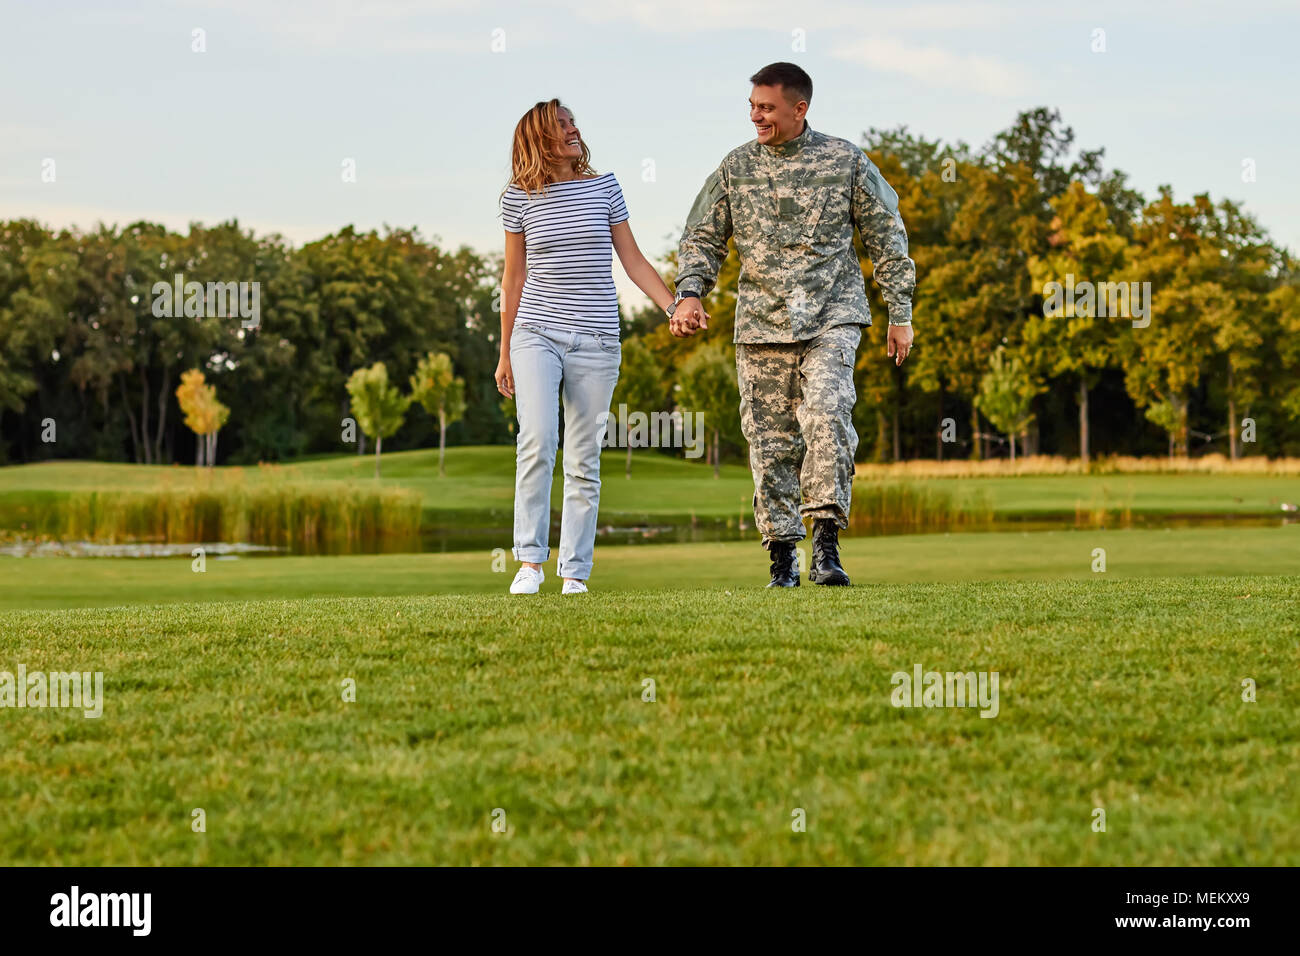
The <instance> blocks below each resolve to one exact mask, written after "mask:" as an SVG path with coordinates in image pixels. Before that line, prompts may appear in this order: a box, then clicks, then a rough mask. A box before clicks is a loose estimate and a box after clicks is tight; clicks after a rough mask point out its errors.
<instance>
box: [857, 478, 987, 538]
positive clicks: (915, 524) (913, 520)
mask: <svg viewBox="0 0 1300 956" xmlns="http://www.w3.org/2000/svg"><path fill="white" fill-rule="evenodd" d="M992 521H993V503H992V501H991V500H990V499H989V496H988V495H987V494H985V493H984V492H983V491H964V492H963V491H952V490H949V489H947V488H937V487H935V486H934V485H917V484H912V483H909V482H901V481H893V482H884V481H871V480H862V479H861V478H859V479H858V480H856V481H854V482H853V502H852V508H851V509H850V514H849V527H850V528H853V529H856V530H866V529H889V530H891V531H906V530H919V529H934V528H952V527H968V526H979V525H984V524H989V523H991V522H992Z"/></svg>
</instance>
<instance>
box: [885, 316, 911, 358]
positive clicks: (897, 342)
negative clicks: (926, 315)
mask: <svg viewBox="0 0 1300 956" xmlns="http://www.w3.org/2000/svg"><path fill="white" fill-rule="evenodd" d="M886 342H887V345H886V346H885V357H886V358H892V359H894V365H896V366H897V365H902V364H903V359H905V358H907V353H908V352H910V351H912V327H911V326H910V325H891V326H890V327H889V335H888V336H887V337H886Z"/></svg>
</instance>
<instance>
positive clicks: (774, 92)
mask: <svg viewBox="0 0 1300 956" xmlns="http://www.w3.org/2000/svg"><path fill="white" fill-rule="evenodd" d="M807 112H808V104H807V102H805V101H804V100H799V101H798V102H797V103H791V102H790V100H789V99H788V98H787V97H786V95H785V87H782V86H755V87H754V89H753V91H752V92H751V93H750V94H749V120H750V122H751V123H753V124H754V132H755V133H756V134H757V135H758V141H759V142H760V143H762V144H763V145H764V146H779V145H781V144H782V143H784V142H787V141H789V140H792V139H794V138H795V137H796V136H798V135H799V134H800V133H802V132H803V119H804V114H805V113H807Z"/></svg>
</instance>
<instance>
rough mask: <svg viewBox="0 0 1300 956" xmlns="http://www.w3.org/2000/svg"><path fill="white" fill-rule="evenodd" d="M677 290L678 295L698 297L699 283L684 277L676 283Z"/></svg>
mask: <svg viewBox="0 0 1300 956" xmlns="http://www.w3.org/2000/svg"><path fill="white" fill-rule="evenodd" d="M677 292H678V294H680V295H693V296H695V298H697V299H698V298H699V297H700V284H699V282H697V281H695V280H693V279H685V280H683V281H681V282H679V283H677Z"/></svg>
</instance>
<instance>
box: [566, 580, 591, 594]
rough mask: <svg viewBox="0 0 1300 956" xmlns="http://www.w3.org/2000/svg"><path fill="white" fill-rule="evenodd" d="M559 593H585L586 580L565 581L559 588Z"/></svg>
mask: <svg viewBox="0 0 1300 956" xmlns="http://www.w3.org/2000/svg"><path fill="white" fill-rule="evenodd" d="M560 593H561V594H586V593H587V582H586V581H565V582H564V587H563V588H562V589H561V591H560Z"/></svg>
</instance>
